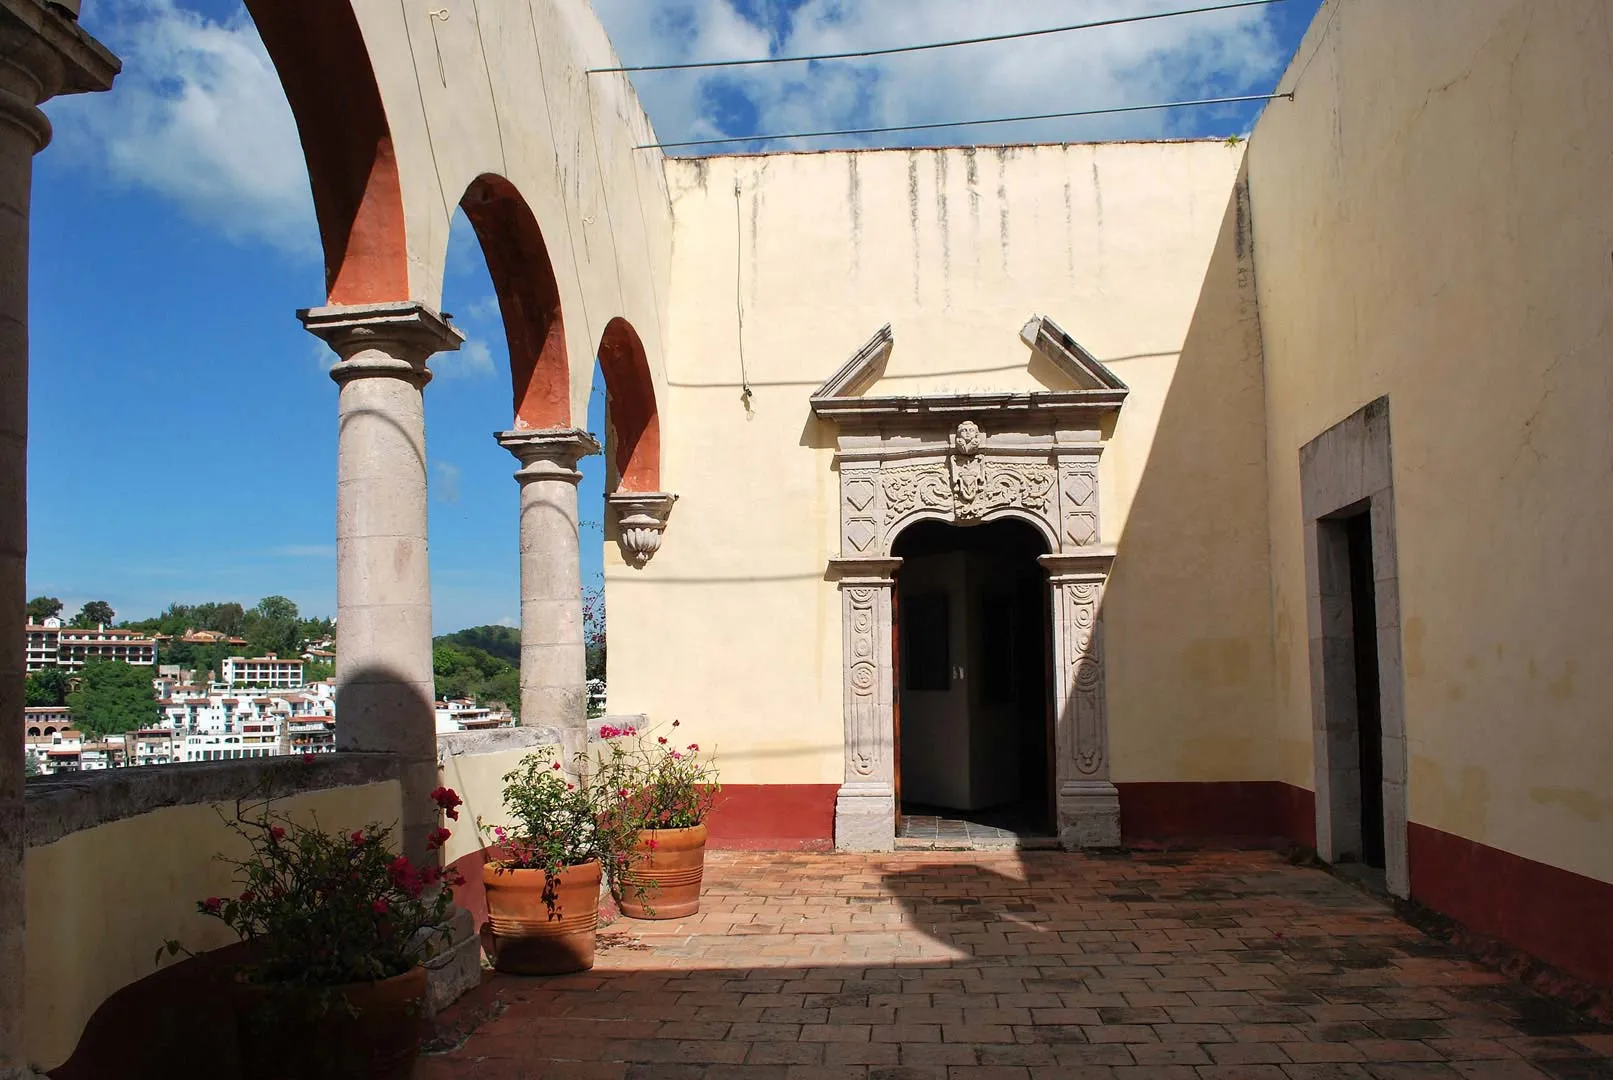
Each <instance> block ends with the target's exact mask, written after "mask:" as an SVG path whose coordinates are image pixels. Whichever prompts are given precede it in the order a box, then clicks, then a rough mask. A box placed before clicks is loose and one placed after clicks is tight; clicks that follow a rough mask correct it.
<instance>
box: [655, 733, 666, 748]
mask: <svg viewBox="0 0 1613 1080" xmlns="http://www.w3.org/2000/svg"><path fill="white" fill-rule="evenodd" d="M655 741H656V742H658V743H660V744H661V745H662V746H665V745H666V736H665V735H662V736H660V737H659V738H657V739H656V740H655Z"/></svg>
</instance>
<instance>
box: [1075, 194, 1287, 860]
mask: <svg viewBox="0 0 1613 1080" xmlns="http://www.w3.org/2000/svg"><path fill="white" fill-rule="evenodd" d="M1247 190H1248V188H1247V181H1246V178H1245V177H1244V175H1242V174H1241V173H1240V175H1239V177H1238V181H1237V183H1236V185H1235V186H1234V188H1233V191H1232V192H1231V197H1230V198H1229V200H1228V202H1227V206H1226V210H1225V212H1224V214H1223V217H1222V222H1221V228H1220V232H1219V234H1218V237H1217V240H1216V245H1215V249H1214V252H1213V253H1212V255H1211V257H1210V260H1209V263H1208V265H1207V267H1206V272H1205V276H1204V283H1203V285H1202V286H1201V288H1200V292H1199V297H1198V303H1197V305H1196V306H1195V308H1194V312H1193V318H1192V321H1191V323H1190V325H1189V327H1188V331H1187V336H1186V339H1185V340H1184V342H1183V345H1182V352H1181V355H1180V358H1179V359H1178V360H1177V362H1176V365H1175V371H1174V374H1173V375H1172V376H1169V389H1168V391H1167V392H1166V394H1165V399H1164V402H1163V405H1162V408H1161V413H1160V417H1159V423H1158V429H1157V431H1156V433H1155V436H1154V440H1153V444H1152V448H1151V450H1150V452H1149V455H1148V459H1147V464H1146V466H1145V467H1144V469H1143V470H1142V475H1141V478H1140V481H1139V484H1138V488H1137V491H1136V495H1135V497H1134V500H1133V503H1132V506H1131V511H1130V514H1129V516H1128V518H1127V520H1126V526H1125V531H1124V533H1123V535H1122V536H1121V538H1120V543H1119V546H1118V551H1117V555H1116V559H1115V563H1114V571H1113V575H1112V577H1111V579H1110V582H1109V585H1108V587H1107V589H1106V591H1105V594H1104V610H1103V619H1104V640H1105V646H1106V649H1105V651H1106V654H1107V663H1108V695H1109V696H1108V707H1109V715H1110V717H1111V720H1110V738H1111V755H1112V761H1113V769H1114V777H1115V780H1116V782H1117V786H1118V787H1119V789H1120V800H1121V827H1122V830H1123V833H1124V836H1125V839H1126V841H1127V842H1128V843H1130V842H1134V841H1136V840H1139V839H1150V840H1164V839H1207V838H1211V837H1216V838H1245V839H1256V838H1275V837H1277V836H1279V835H1286V836H1287V837H1289V838H1291V839H1294V840H1299V841H1302V842H1306V843H1309V842H1310V841H1309V839H1308V833H1307V834H1306V835H1299V834H1296V832H1295V831H1294V829H1295V827H1296V823H1295V822H1294V821H1291V820H1290V819H1291V818H1294V817H1295V814H1296V813H1297V815H1298V817H1300V818H1304V819H1306V820H1307V821H1308V819H1309V809H1308V806H1299V807H1297V810H1296V809H1294V808H1293V807H1291V806H1290V804H1297V803H1299V802H1303V801H1304V800H1303V796H1304V795H1306V794H1308V793H1306V792H1301V791H1299V790H1298V789H1288V790H1286V791H1285V790H1282V789H1284V788H1286V785H1281V784H1276V783H1274V782H1273V781H1275V780H1276V777H1277V776H1278V762H1277V758H1276V755H1275V753H1274V752H1273V751H1272V750H1271V746H1272V728H1273V723H1274V712H1273V710H1274V705H1273V691H1272V657H1271V614H1270V602H1269V592H1270V564H1269V560H1268V555H1267V548H1268V525H1267V499H1266V467H1265V455H1266V441H1265V397H1264V386H1263V380H1262V369H1261V364H1262V359H1261V342H1260V324H1259V313H1258V310H1257V308H1256V306H1255V304H1256V298H1255V279H1254V257H1253V252H1252V250H1251V237H1250V229H1249V222H1248V211H1247ZM1166 362H1167V361H1164V360H1158V359H1156V360H1151V361H1149V362H1148V366H1145V367H1142V368H1139V369H1138V370H1137V372H1136V374H1135V375H1133V374H1132V373H1130V372H1128V374H1127V377H1128V379H1132V378H1135V380H1136V381H1134V382H1133V385H1134V387H1135V386H1140V385H1146V383H1147V381H1149V376H1150V375H1151V373H1152V372H1153V371H1158V370H1159V366H1160V365H1162V364H1164V363H1166ZM1134 400H1135V395H1134ZM1132 407H1133V408H1134V407H1135V404H1134V405H1133V406H1132ZM1137 419H1139V418H1138V417H1136V416H1135V415H1132V416H1130V417H1128V416H1125V415H1122V417H1121V424H1122V425H1124V424H1126V423H1127V422H1128V420H1129V421H1132V422H1135V421H1136V420H1137ZM1306 828H1307V829H1309V826H1308V825H1307V827H1306Z"/></svg>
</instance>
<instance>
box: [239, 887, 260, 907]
mask: <svg viewBox="0 0 1613 1080" xmlns="http://www.w3.org/2000/svg"><path fill="white" fill-rule="evenodd" d="M257 898H258V896H257V894H256V893H254V892H253V891H252V890H251V889H248V890H246V891H245V892H243V893H242V894H241V903H243V904H250V903H251V902H252V901H254V900H256V899H257Z"/></svg>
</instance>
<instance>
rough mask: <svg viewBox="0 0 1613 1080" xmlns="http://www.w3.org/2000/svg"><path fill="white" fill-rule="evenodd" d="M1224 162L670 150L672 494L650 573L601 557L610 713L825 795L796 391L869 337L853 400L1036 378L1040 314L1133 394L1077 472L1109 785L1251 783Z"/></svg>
mask: <svg viewBox="0 0 1613 1080" xmlns="http://www.w3.org/2000/svg"><path fill="white" fill-rule="evenodd" d="M1241 159H1242V150H1241V148H1238V147H1234V146H1227V145H1225V144H1222V143H1219V142H1194V143H1166V144H1109V145H1096V146H1093V145H1080V146H1045V147H1014V148H1005V149H980V150H970V149H948V150H914V151H899V150H898V151H879V152H864V153H823V154H785V155H773V156H764V157H726V158H711V159H691V160H669V161H668V162H667V163H666V168H667V176H668V185H669V188H670V190H671V192H672V200H673V213H674V219H675V226H676V227H675V245H674V257H673V272H672V280H673V283H674V284H673V291H672V293H671V298H670V303H669V311H670V317H669V321H668V339H667V340H668V352H667V364H668V367H667V387H668V396H667V399H666V401H665V402H664V404H663V424H664V428H663V432H664V446H665V460H664V469H663V476H664V484H665V486H666V487H667V489H668V490H670V491H675V492H677V493H678V494H679V496H680V500H679V502H678V504H677V507H676V509H675V510H674V511H673V513H672V518H671V524H670V526H669V527H668V529H667V533H666V538H665V542H664V544H663V546H662V548H661V550H660V552H659V553H658V554H657V555H656V557H655V559H654V560H653V561H651V562H650V563H649V565H648V566H647V567H646V568H645V569H643V570H633V569H629V568H627V567H625V566H624V565H623V564H622V563H621V561H620V559H619V558H618V556H617V554H616V552H615V549H614V546H612V547H609V548H607V553H606V589H607V604H608V609H609V612H610V624H611V650H610V679H609V685H610V695H611V701H610V707H611V710H612V711H613V712H621V713H627V712H646V713H648V714H650V715H651V717H652V718H654V719H657V720H668V719H671V718H674V717H676V718H679V719H681V720H682V721H683V722H684V725H685V726H684V728H683V729H681V730H684V731H687V732H689V733H690V736H691V737H692V738H697V739H699V741H701V742H702V744H705V743H708V742H710V743H715V744H716V745H717V747H718V749H719V753H720V756H721V760H722V763H723V769H724V777H725V779H727V780H731V781H733V782H736V783H794V784H806V783H836V782H838V781H839V780H840V779H841V778H842V769H843V765H842V753H841V743H842V715H841V710H842V696H841V694H842V690H841V637H840V635H841V627H840V598H839V595H838V593H837V591H836V589H835V586H834V585H833V584H832V583H831V582H829V581H827V580H825V569H826V567H827V564H828V559H829V557H830V556H831V555H834V554H838V549H837V541H836V532H837V527H838V524H837V520H836V514H837V498H838V494H837V493H838V478H837V476H836V475H835V473H834V470H833V467H832V460H833V451H832V446H833V431H832V429H830V428H829V427H828V426H826V425H823V424H820V423H819V422H817V421H816V420H815V419H814V418H813V416H812V413H811V410H810V407H809V405H808V402H807V397H808V395H809V394H810V392H811V391H812V390H813V389H814V388H815V387H816V386H817V385H818V384H819V383H820V382H822V381H823V380H824V379H825V378H827V377H828V376H829V375H830V374H831V373H833V372H834V371H835V369H836V368H838V367H839V366H840V365H841V364H842V363H843V362H844V361H845V360H846V358H847V357H848V356H849V355H851V354H852V353H853V352H854V351H855V350H856V349H857V348H859V347H860V346H861V345H862V344H863V343H864V342H865V341H866V340H867V339H868V337H869V336H870V335H871V334H872V333H873V332H874V331H875V330H877V329H878V328H879V327H880V325H882V324H883V323H886V322H889V323H891V324H892V325H893V328H894V332H895V340H896V345H895V349H894V351H893V353H892V355H891V357H890V360H889V364H888V366H887V369H886V372H885V375H884V377H883V378H882V379H881V380H880V381H879V382H877V383H876V384H875V385H874V386H873V387H872V388H871V390H870V391H869V393H873V394H879V393H895V392H908V391H923V392H938V391H943V390H965V389H1042V388H1046V386H1047V385H1048V383H1047V382H1044V380H1047V379H1056V378H1057V376H1056V375H1055V374H1052V373H1051V372H1050V365H1047V364H1045V363H1044V362H1042V361H1040V360H1039V359H1038V358H1036V357H1035V356H1034V354H1032V353H1031V351H1030V350H1029V349H1028V348H1027V347H1026V346H1025V345H1024V344H1023V343H1021V342H1020V340H1019V338H1018V331H1019V328H1020V327H1021V326H1022V325H1023V324H1024V323H1025V321H1026V319H1027V318H1028V317H1029V316H1030V315H1032V314H1033V313H1043V314H1046V315H1048V316H1051V317H1052V318H1054V319H1055V320H1057V321H1058V322H1059V323H1060V324H1061V325H1062V326H1063V327H1064V328H1065V329H1066V330H1067V331H1068V332H1069V333H1071V334H1072V335H1073V336H1074V337H1075V338H1076V339H1077V340H1079V341H1080V342H1081V343H1082V344H1083V345H1085V346H1086V347H1087V348H1088V349H1090V350H1091V351H1092V352H1093V353H1094V354H1096V355H1097V357H1098V358H1099V359H1101V360H1103V361H1104V362H1106V363H1108V364H1109V365H1110V366H1111V367H1112V368H1113V369H1114V371H1115V372H1116V373H1117V374H1118V375H1119V376H1120V377H1121V378H1122V379H1124V380H1126V381H1127V382H1128V383H1129V384H1130V385H1131V387H1132V394H1131V397H1130V399H1129V400H1128V402H1127V404H1126V406H1125V408H1124V409H1123V410H1122V412H1121V414H1120V418H1119V420H1118V422H1117V424H1116V427H1115V431H1114V437H1113V439H1112V440H1111V442H1110V444H1109V449H1108V450H1107V451H1106V452H1105V454H1104V456H1103V460H1102V479H1101V483H1102V485H1103V491H1102V499H1103V534H1104V540H1105V541H1106V542H1110V543H1116V544H1118V545H1119V552H1120V554H1119V559H1118V560H1117V562H1116V574H1115V579H1114V582H1113V584H1112V586H1111V589H1110V591H1109V594H1108V599H1107V603H1106V611H1105V618H1106V620H1107V630H1106V639H1105V640H1106V648H1107V656H1108V664H1109V676H1108V688H1109V714H1110V728H1111V741H1112V748H1113V760H1114V776H1115V779H1116V780H1120V781H1125V780H1141V779H1160V780H1169V779H1249V778H1258V779H1272V778H1275V776H1276V770H1277V761H1276V757H1275V755H1274V754H1273V753H1272V751H1271V740H1270V738H1269V714H1268V705H1269V689H1268V687H1269V684H1270V629H1269V610H1270V609H1269V600H1268V587H1267V566H1266V554H1265V552H1266V543H1267V540H1266V533H1265V528H1264V525H1263V522H1264V520H1265V483H1266V479H1265V462H1264V443H1263V441H1262V438H1261V434H1260V424H1261V420H1262V416H1263V402H1262V397H1261V385H1260V377H1259V361H1258V335H1257V334H1256V333H1253V331H1252V328H1253V327H1254V325H1255V324H1254V322H1253V320H1252V319H1250V318H1248V317H1247V316H1248V314H1249V312H1248V311H1247V310H1246V302H1247V301H1248V299H1250V297H1251V296H1252V294H1251V293H1249V292H1248V285H1249V284H1250V283H1249V282H1247V281H1245V282H1244V283H1243V284H1244V288H1243V289H1242V291H1240V277H1239V262H1238V256H1239V247H1238V243H1237V239H1238V238H1237V229H1236V224H1237V214H1236V208H1235V205H1234V200H1233V194H1234V189H1235V182H1236V180H1237V177H1238V171H1239V167H1240V163H1241ZM736 184H737V185H738V189H739V191H738V195H737V197H736V194H735V186H736ZM741 314H742V317H743V349H741V330H740V323H741V319H740V316H741ZM741 359H743V367H744V370H745V372H746V373H747V374H748V378H749V385H750V388H751V390H752V394H753V396H752V397H751V399H750V400H749V402H748V403H747V402H746V401H745V400H744V399H743V397H742V394H741V366H742V365H741ZM1055 385H1057V384H1055ZM1059 388H1063V387H1062V386H1061V387H1059Z"/></svg>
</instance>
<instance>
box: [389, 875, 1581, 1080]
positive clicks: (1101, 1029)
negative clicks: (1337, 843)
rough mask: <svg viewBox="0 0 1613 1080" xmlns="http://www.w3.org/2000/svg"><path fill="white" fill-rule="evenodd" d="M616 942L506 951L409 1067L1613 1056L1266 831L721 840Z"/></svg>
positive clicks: (1439, 1072)
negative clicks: (1189, 837) (1129, 851)
mask: <svg viewBox="0 0 1613 1080" xmlns="http://www.w3.org/2000/svg"><path fill="white" fill-rule="evenodd" d="M601 949H602V951H601V953H600V956H599V962H598V966H597V967H596V968H595V969H594V970H593V971H591V972H588V973H586V974H582V975H571V976H564V977H560V978H552V979H519V978H513V977H508V976H494V977H492V978H491V979H490V980H489V982H488V983H487V984H486V985H485V986H484V987H483V988H482V990H481V991H479V998H480V1001H481V1002H482V1007H486V1004H487V1002H489V1001H493V1002H494V1004H493V1005H492V1008H491V1010H490V1011H492V1012H493V1013H495V1015H490V1016H488V1017H487V1018H486V1019H485V1020H483V1022H482V1023H481V1024H480V1026H479V1027H478V1028H476V1030H475V1031H474V1032H473V1033H472V1034H471V1035H470V1037H469V1038H468V1039H466V1040H465V1041H464V1043H463V1045H461V1046H459V1047H458V1048H457V1049H455V1050H453V1051H451V1052H449V1053H445V1054H439V1055H433V1056H430V1057H427V1058H425V1059H424V1060H423V1063H422V1065H421V1068H420V1070H419V1074H418V1075H419V1080H443V1078H448V1077H455V1078H459V1077H468V1078H485V1080H495V1078H515V1077H525V1078H538V1077H545V1078H547V1077H556V1078H560V1077H582V1078H591V1077H607V1078H612V1080H617V1078H628V1077H634V1078H637V1077H642V1078H646V1080H683V1078H685V1077H709V1078H719V1077H747V1078H757V1080H767V1078H774V1077H777V1078H785V1077H789V1078H800V1080H807V1078H813V1077H836V1078H838V1077H855V1078H865V1080H929V1078H938V1080H939V1078H944V1080H976V1078H978V1080H999V1078H1001V1080H1010V1078H1019V1080H1029V1078H1033V1077H1034V1078H1041V1077H1106V1078H1122V1077H1161V1078H1173V1077H1191V1078H1195V1080H1197V1078H1206V1080H1208V1078H1222V1077H1225V1078H1231V1077H1250V1078H1268V1077H1269V1078H1272V1080H1350V1078H1363V1080H1364V1078H1368V1077H1372V1078H1377V1080H1410V1078H1413V1077H1427V1078H1434V1077H1446V1078H1454V1077H1471V1078H1474V1080H1522V1078H1525V1077H1535V1078H1555V1080H1597V1078H1613V1061H1610V1059H1609V1057H1608V1056H1606V1055H1613V1033H1610V1029H1606V1028H1601V1027H1598V1026H1597V1025H1595V1024H1594V1023H1592V1022H1590V1021H1587V1020H1585V1019H1584V1018H1582V1017H1579V1016H1577V1015H1575V1014H1572V1013H1569V1012H1568V1011H1566V1010H1565V1009H1563V1008H1561V1007H1560V1006H1558V1005H1556V1004H1555V1003H1554V1002H1552V1001H1549V1000H1547V999H1545V998H1541V997H1539V996H1537V995H1535V994H1533V993H1531V992H1529V991H1527V990H1524V989H1523V988H1521V987H1519V986H1517V985H1516V984H1513V983H1509V982H1508V981H1507V980H1505V979H1504V978H1502V977H1501V976H1499V975H1497V974H1495V973H1493V972H1491V971H1489V970H1487V969H1485V968H1483V967H1481V966H1479V965H1478V964H1476V963H1474V962H1472V961H1470V960H1468V959H1466V958H1464V957H1463V956H1462V955H1460V954H1458V953H1455V952H1453V951H1451V950H1450V949H1448V948H1447V947H1445V946H1443V945H1441V944H1439V943H1436V942H1434V941H1432V940H1430V939H1429V938H1427V937H1425V936H1424V935H1423V934H1421V933H1420V932H1418V931H1417V930H1415V929H1413V928H1412V927H1411V926H1409V925H1407V924H1406V923H1404V922H1402V921H1400V920H1399V919H1397V918H1396V917H1395V916H1394V914H1393V913H1392V912H1391V911H1390V910H1389V909H1388V908H1387V907H1385V906H1384V905H1382V904H1380V903H1379V902H1377V901H1375V900H1373V899H1371V898H1369V897H1368V896H1366V895H1365V894H1363V893H1360V892H1357V891H1355V890H1354V889H1352V888H1350V887H1349V886H1347V885H1344V884H1341V883H1340V882H1338V881H1336V880H1334V879H1333V878H1331V877H1329V876H1328V875H1326V874H1324V873H1322V872H1320V871H1317V870H1313V869H1305V868H1299V867H1294V866H1291V865H1289V864H1288V863H1287V862H1286V861H1285V860H1283V859H1282V858H1281V857H1280V856H1277V855H1273V854H1269V853H1261V852H1236V853H1194V854H1180V855H1165V854H1151V855H1124V856H1114V857H1090V856H1083V855H1066V854H1063V853H1058V852H1026V853H1021V854H1008V853H1004V854H981V853H942V852H911V853H898V854H895V855H881V856H871V857H867V856H836V855H804V854H782V855H781V854H758V853H713V854H712V855H711V856H709V857H708V862H707V871H706V888H705V896H704V901H703V910H702V911H701V912H700V913H699V914H698V915H695V916H691V917H690V918H687V919H682V920H678V921H675V922H660V923H650V922H637V921H633V920H622V921H621V922H618V923H616V924H615V925H613V926H611V927H609V928H608V929H606V930H602V931H601ZM463 1008H464V1009H467V1010H468V1009H474V1008H477V1006H474V1005H466V1006H463ZM498 1010H502V1011H498Z"/></svg>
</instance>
